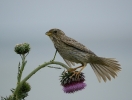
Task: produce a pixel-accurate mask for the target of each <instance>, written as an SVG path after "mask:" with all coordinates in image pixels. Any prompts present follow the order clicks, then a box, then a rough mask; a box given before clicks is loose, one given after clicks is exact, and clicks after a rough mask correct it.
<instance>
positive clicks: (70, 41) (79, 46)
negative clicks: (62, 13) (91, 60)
mask: <svg viewBox="0 0 132 100" xmlns="http://www.w3.org/2000/svg"><path fill="white" fill-rule="evenodd" d="M61 41H62V42H63V43H65V44H67V45H69V46H71V47H74V48H76V49H78V50H80V51H83V52H87V53H89V54H94V53H93V52H92V51H91V50H89V49H87V48H86V47H85V46H84V45H83V44H81V43H79V42H77V41H76V40H74V39H72V38H70V37H67V36H64V37H62V38H61Z"/></svg>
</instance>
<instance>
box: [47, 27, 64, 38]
mask: <svg viewBox="0 0 132 100" xmlns="http://www.w3.org/2000/svg"><path fill="white" fill-rule="evenodd" d="M45 34H46V35H48V36H49V37H50V38H51V39H53V38H60V37H61V36H63V35H65V33H64V32H63V31H61V30H60V29H56V28H54V29H50V30H49V31H48V32H46V33H45Z"/></svg>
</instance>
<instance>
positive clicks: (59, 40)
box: [45, 28, 121, 82]
mask: <svg viewBox="0 0 132 100" xmlns="http://www.w3.org/2000/svg"><path fill="white" fill-rule="evenodd" d="M45 34H46V35H47V36H49V38H50V39H51V40H52V42H53V44H54V47H55V49H56V51H57V52H58V53H59V54H60V56H61V57H62V58H63V59H64V61H65V62H66V63H67V65H68V66H69V67H70V68H69V69H68V71H69V72H74V74H76V75H79V74H80V73H81V72H82V70H83V69H84V68H85V67H86V66H87V64H90V66H91V67H92V69H93V71H94V73H95V75H96V77H97V79H98V81H99V82H101V80H102V79H103V80H104V82H106V81H107V80H111V77H113V78H115V77H116V76H117V73H118V72H119V71H121V67H120V64H119V63H118V61H117V60H115V59H114V58H105V57H100V56H97V55H96V54H95V53H94V52H92V51H91V50H90V49H88V48H87V47H86V46H84V45H83V44H81V43H79V42H78V41H76V40H75V39H73V38H70V37H68V36H66V35H65V33H64V32H63V31H62V30H60V29H57V28H53V29H50V30H49V31H47V32H46V33H45ZM75 63H76V64H81V66H78V67H76V68H72V67H71V66H74V65H75ZM78 68H80V70H79V71H75V70H77V69H78Z"/></svg>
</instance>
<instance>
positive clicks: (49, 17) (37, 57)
mask: <svg viewBox="0 0 132 100" xmlns="http://www.w3.org/2000/svg"><path fill="white" fill-rule="evenodd" d="M51 28H59V29H61V30H63V31H64V32H65V34H66V35H67V36H69V37H72V38H74V39H76V40H77V41H79V42H80V43H83V44H84V45H85V46H86V47H88V48H89V49H90V50H92V51H93V52H94V53H95V54H97V55H98V56H102V57H108V58H109V57H112V58H116V59H117V60H118V61H119V63H120V64H121V67H122V71H121V72H119V74H118V77H116V79H112V80H111V81H107V82H106V83H105V82H103V81H102V82H101V83H99V82H98V80H97V78H96V76H95V74H94V72H93V70H92V68H91V67H90V65H87V67H86V68H85V69H84V70H83V72H84V73H85V76H86V78H85V79H86V84H87V87H86V88H85V89H84V90H82V91H79V92H76V93H74V94H65V93H64V92H63V91H62V86H61V85H60V82H59V76H60V74H61V72H62V71H63V70H64V69H63V68H62V69H61V70H57V69H51V68H48V67H47V68H44V69H41V70H40V71H39V72H37V73H36V74H35V75H33V76H32V77H31V78H30V79H29V80H28V82H29V83H30V85H31V87H32V89H31V91H30V92H29V96H28V97H27V98H26V100H43V99H47V100H53V99H54V100H75V99H76V100H79V99H81V100H132V97H131V95H132V94H131V93H132V78H131V77H132V72H131V70H132V57H131V56H132V53H131V52H132V0H67V1H64V0H63V1H62V0H17V1H16V0H0V62H1V63H0V96H4V97H5V96H9V95H10V94H11V91H10V89H11V88H15V87H16V82H17V71H18V62H19V61H21V59H20V56H19V55H17V54H16V53H15V52H14V47H15V45H16V44H19V43H23V42H27V43H29V44H30V45H31V51H30V53H29V55H28V56H27V61H28V63H27V65H26V67H25V70H24V73H23V78H24V77H25V76H26V75H28V74H29V73H30V72H31V71H32V70H33V69H35V68H36V67H37V66H38V65H40V64H43V63H44V62H47V61H49V60H51V59H52V58H53V56H54V53H55V49H54V46H53V43H52V42H51V40H50V39H49V37H47V36H46V35H45V32H46V31H48V30H49V29H51ZM56 61H60V62H64V61H63V59H62V58H61V57H60V55H59V54H57V56H56ZM64 63H65V62H64ZM53 66H56V65H53ZM76 66H78V65H76Z"/></svg>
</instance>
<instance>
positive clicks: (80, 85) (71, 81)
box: [60, 72, 86, 93]
mask: <svg viewBox="0 0 132 100" xmlns="http://www.w3.org/2000/svg"><path fill="white" fill-rule="evenodd" d="M72 75H73V73H70V72H63V73H62V75H61V81H60V82H61V85H62V86H63V91H64V92H65V93H74V92H76V91H79V90H82V89H84V88H85V87H86V83H84V81H85V79H84V77H85V76H84V75H83V73H80V74H79V77H76V76H73V77H70V76H72Z"/></svg>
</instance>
